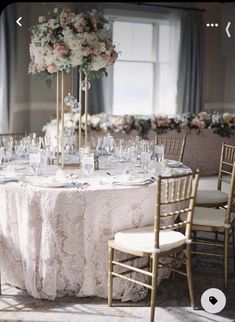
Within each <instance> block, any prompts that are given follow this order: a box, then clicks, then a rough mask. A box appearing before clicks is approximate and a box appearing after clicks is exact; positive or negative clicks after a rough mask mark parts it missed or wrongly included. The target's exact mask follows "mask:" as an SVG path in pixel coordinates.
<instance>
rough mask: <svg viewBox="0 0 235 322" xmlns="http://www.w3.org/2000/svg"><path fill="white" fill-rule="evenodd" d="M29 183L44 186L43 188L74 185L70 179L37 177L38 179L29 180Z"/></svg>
mask: <svg viewBox="0 0 235 322" xmlns="http://www.w3.org/2000/svg"><path fill="white" fill-rule="evenodd" d="M30 184H31V185H33V186H37V187H45V188H63V187H74V186H75V185H74V184H73V183H71V182H70V181H66V180H55V179H54V180H52V179H46V180H45V179H44V180H43V179H39V180H37V179H36V180H31V182H30Z"/></svg>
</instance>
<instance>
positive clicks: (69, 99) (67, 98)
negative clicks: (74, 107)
mask: <svg viewBox="0 0 235 322" xmlns="http://www.w3.org/2000/svg"><path fill="white" fill-rule="evenodd" d="M73 101H74V97H73V96H72V95H71V93H68V95H67V96H65V98H64V103H65V105H66V106H70V105H71V104H72V103H73Z"/></svg>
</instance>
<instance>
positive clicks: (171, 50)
mask: <svg viewBox="0 0 235 322" xmlns="http://www.w3.org/2000/svg"><path fill="white" fill-rule="evenodd" d="M172 37H173V35H172V29H171V25H170V21H169V20H158V21H157V20H155V21H154V20H152V21H148V22H146V19H145V20H144V19H143V22H141V21H140V20H137V21H134V20H133V18H132V19H130V18H128V17H118V19H116V21H114V23H113V41H114V43H115V44H116V45H117V46H118V48H119V50H120V54H119V58H118V60H117V61H116V63H115V64H114V66H113V99H112V113H113V114H115V115H123V114H140V115H144V114H168V115H172V114H175V112H176V92H177V91H176V89H177V86H176V82H177V75H176V74H177V72H178V70H177V66H178V65H177V64H178V60H177V55H178V53H177V50H178V49H177V46H175V44H173V43H172ZM176 38H177V37H176ZM177 39H178V40H179V36H178V38H177Z"/></svg>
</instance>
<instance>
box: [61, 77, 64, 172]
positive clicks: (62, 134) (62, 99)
mask: <svg viewBox="0 0 235 322" xmlns="http://www.w3.org/2000/svg"><path fill="white" fill-rule="evenodd" d="M61 123H62V124H61V127H62V130H61V167H62V169H63V168H64V72H63V71H62V72H61Z"/></svg>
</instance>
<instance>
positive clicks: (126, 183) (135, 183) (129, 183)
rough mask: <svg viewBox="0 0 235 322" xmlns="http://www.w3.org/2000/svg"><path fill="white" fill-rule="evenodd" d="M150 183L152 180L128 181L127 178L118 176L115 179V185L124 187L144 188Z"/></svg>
mask: <svg viewBox="0 0 235 322" xmlns="http://www.w3.org/2000/svg"><path fill="white" fill-rule="evenodd" d="M150 182H151V179H150V178H143V177H142V178H141V177H133V178H131V179H128V178H125V176H117V177H115V178H114V181H113V184H118V185H122V186H142V185H145V184H147V183H150Z"/></svg>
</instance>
